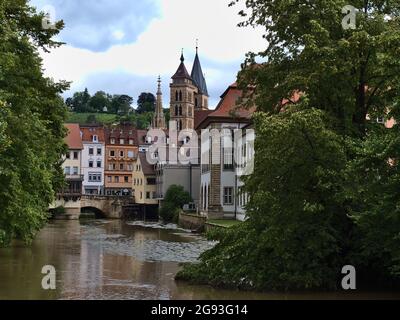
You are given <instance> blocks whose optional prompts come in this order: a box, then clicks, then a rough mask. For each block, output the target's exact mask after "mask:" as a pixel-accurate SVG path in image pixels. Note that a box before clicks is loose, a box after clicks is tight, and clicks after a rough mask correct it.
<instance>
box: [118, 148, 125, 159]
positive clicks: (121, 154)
mask: <svg viewBox="0 0 400 320" xmlns="http://www.w3.org/2000/svg"><path fill="white" fill-rule="evenodd" d="M119 156H120V157H121V158H123V157H124V156H125V153H124V152H123V151H122V150H121V151H120V152H119Z"/></svg>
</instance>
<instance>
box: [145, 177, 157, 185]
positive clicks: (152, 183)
mask: <svg viewBox="0 0 400 320" xmlns="http://www.w3.org/2000/svg"><path fill="white" fill-rule="evenodd" d="M147 184H148V185H153V186H154V185H155V184H156V178H147Z"/></svg>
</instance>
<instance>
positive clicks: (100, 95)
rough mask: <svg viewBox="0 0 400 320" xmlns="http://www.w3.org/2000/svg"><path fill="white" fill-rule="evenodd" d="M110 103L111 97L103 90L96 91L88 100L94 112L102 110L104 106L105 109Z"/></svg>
mask: <svg viewBox="0 0 400 320" xmlns="http://www.w3.org/2000/svg"><path fill="white" fill-rule="evenodd" d="M110 105H111V97H110V95H108V94H107V93H105V92H104V91H97V92H96V93H95V94H94V95H93V96H92V97H91V98H90V100H89V107H90V109H91V110H93V111H95V112H103V111H104V108H107V110H108V109H109V108H110Z"/></svg>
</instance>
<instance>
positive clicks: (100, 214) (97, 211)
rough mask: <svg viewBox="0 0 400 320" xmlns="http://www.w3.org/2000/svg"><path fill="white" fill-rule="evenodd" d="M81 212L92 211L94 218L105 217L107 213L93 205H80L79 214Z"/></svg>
mask: <svg viewBox="0 0 400 320" xmlns="http://www.w3.org/2000/svg"><path fill="white" fill-rule="evenodd" d="M82 213H94V215H95V217H96V219H105V218H107V214H106V213H105V212H104V211H103V210H102V209H100V208H97V207H94V206H85V207H81V214H82Z"/></svg>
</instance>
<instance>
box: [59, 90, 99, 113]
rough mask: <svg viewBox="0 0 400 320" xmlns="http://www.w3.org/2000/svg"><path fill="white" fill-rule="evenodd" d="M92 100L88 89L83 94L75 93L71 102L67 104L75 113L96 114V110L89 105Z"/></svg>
mask: <svg viewBox="0 0 400 320" xmlns="http://www.w3.org/2000/svg"><path fill="white" fill-rule="evenodd" d="M90 100H91V96H90V94H89V91H88V89H87V88H86V89H85V91H82V92H75V93H74V95H73V97H72V98H70V99H69V100H68V99H67V100H66V101H65V103H66V104H67V105H68V106H69V107H70V108H71V109H72V110H74V111H75V112H78V113H84V112H94V111H95V109H94V108H92V107H91V106H90V104H89V102H90Z"/></svg>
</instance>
